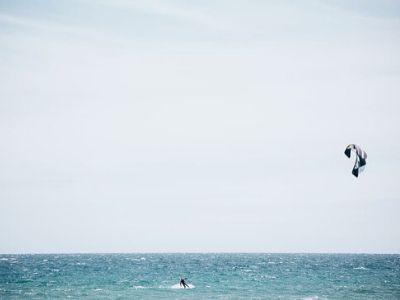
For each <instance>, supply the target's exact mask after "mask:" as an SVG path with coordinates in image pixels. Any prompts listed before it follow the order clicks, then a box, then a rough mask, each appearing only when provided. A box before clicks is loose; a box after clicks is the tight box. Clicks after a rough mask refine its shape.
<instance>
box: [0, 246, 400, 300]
mask: <svg viewBox="0 0 400 300" xmlns="http://www.w3.org/2000/svg"><path fill="white" fill-rule="evenodd" d="M180 277H183V278H186V279H187V282H188V283H189V284H190V285H191V287H192V288H190V289H182V288H179V280H180ZM21 298H22V299H44V298H45V299H68V298H71V299H82V298H83V299H400V255H397V254H396V255H370V254H268V253H266V254H245V253H243V254H211V253H207V254H190V253H189V254H49V255H47V254H46V255H45V254H32V255H28V254H27V255H0V299H21Z"/></svg>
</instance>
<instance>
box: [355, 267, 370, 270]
mask: <svg viewBox="0 0 400 300" xmlns="http://www.w3.org/2000/svg"><path fill="white" fill-rule="evenodd" d="M353 270H367V268H365V267H357V268H353Z"/></svg>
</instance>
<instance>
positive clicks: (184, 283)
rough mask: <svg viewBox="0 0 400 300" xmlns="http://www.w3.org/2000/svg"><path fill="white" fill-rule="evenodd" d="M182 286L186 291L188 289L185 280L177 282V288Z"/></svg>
mask: <svg viewBox="0 0 400 300" xmlns="http://www.w3.org/2000/svg"><path fill="white" fill-rule="evenodd" d="M182 285H183V287H184V288H185V289H186V288H187V287H189V286H188V285H187V284H186V282H185V279H183V278H182V279H181V281H180V282H179V286H182Z"/></svg>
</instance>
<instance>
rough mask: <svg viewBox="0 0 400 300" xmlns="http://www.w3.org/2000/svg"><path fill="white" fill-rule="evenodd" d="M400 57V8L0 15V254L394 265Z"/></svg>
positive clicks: (161, 7)
mask: <svg viewBox="0 0 400 300" xmlns="http://www.w3.org/2000/svg"><path fill="white" fill-rule="evenodd" d="M399 53H400V2H399V1H396V0H393V1H386V0H385V1H382V0H380V1H378V0H376V1H368V0H365V1H361V0H360V1H355V0H343V1H320V0H309V1H256V0H254V1H247V0H242V1H231V0H220V1H211V0H210V1H183V0H182V1H167V0H165V1H161V0H160V1H156V0H149V1H144V0H143V1H128V0H99V1H89V0H72V1H70V0H68V1H67V0H65V1H63V0H61V1H50V0H44V1H43V0H42V1H31V0H26V1H20V0H18V1H10V0H0V253H21V252H23V253H25V252H35V253H36V252H46V253H54V252H148V251H152V252H160V251H161V252H170V251H173V252H204V251H224V252H226V251H229V252H236V251H242V252H244V251H246V252H247V251H251V252H253V251H257V252H378V253H400V157H399V154H400V98H399V97H400V55H399ZM350 143H356V144H358V145H360V146H361V147H362V148H363V149H364V150H365V151H366V152H367V153H368V160H367V167H366V170H365V172H364V173H362V174H361V175H360V177H359V178H358V179H357V178H355V177H353V176H352V175H351V169H352V167H353V164H354V160H353V159H350V160H349V159H348V158H347V157H346V156H345V155H344V153H343V151H344V149H345V147H346V146H347V145H348V144H350Z"/></svg>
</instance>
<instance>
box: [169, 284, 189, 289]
mask: <svg viewBox="0 0 400 300" xmlns="http://www.w3.org/2000/svg"><path fill="white" fill-rule="evenodd" d="M188 286H189V287H188V288H189V289H193V288H194V287H195V286H194V285H193V284H191V283H189V284H188ZM171 289H185V288H184V287H183V286H180V285H179V283H177V284H174V285H172V286H171Z"/></svg>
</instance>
